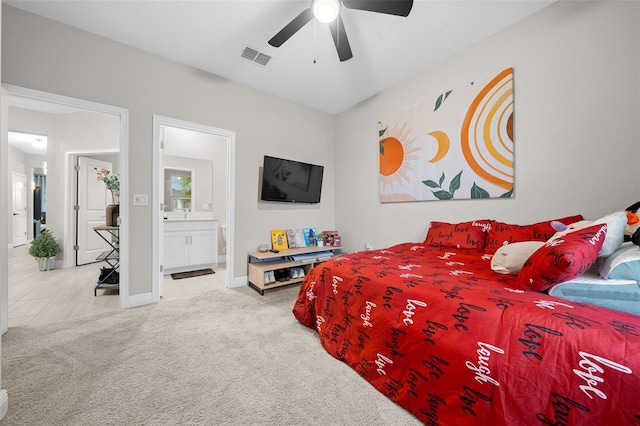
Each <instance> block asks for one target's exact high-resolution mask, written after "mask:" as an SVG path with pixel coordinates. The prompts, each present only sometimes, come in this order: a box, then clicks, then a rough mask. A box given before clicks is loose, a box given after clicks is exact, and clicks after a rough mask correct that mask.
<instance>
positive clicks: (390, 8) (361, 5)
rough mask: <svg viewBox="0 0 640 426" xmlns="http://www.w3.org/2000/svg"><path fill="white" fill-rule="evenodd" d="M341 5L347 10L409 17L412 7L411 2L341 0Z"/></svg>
mask: <svg viewBox="0 0 640 426" xmlns="http://www.w3.org/2000/svg"><path fill="white" fill-rule="evenodd" d="M342 4H343V5H344V7H346V8H347V9H357V10H366V11H369V12H378V13H386V14H388V15H397V16H409V12H411V8H412V7H413V0H342Z"/></svg>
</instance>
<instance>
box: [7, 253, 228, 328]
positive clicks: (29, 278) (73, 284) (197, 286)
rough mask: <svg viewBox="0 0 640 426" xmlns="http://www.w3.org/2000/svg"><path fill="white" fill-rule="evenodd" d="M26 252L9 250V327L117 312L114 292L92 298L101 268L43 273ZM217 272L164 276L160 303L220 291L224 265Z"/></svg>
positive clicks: (35, 324) (118, 307) (66, 269)
mask: <svg viewBox="0 0 640 426" xmlns="http://www.w3.org/2000/svg"><path fill="white" fill-rule="evenodd" d="M28 252H29V244H25V245H23V246H19V247H14V248H11V249H9V327H21V326H37V325H42V324H49V323H53V322H57V321H63V320H67V319H71V318H79V317H84V316H88V315H96V314H102V313H106V312H113V311H118V310H120V302H119V296H118V291H117V290H116V289H106V290H102V289H98V296H95V297H94V295H93V289H94V287H95V285H96V280H97V277H98V276H99V275H100V268H101V267H102V266H104V263H102V262H97V263H92V264H89V265H83V266H78V267H75V268H65V269H54V270H52V271H44V272H43V271H39V270H38V264H37V262H36V260H35V259H34V258H33V257H31V256H30V255H29V253H28ZM215 272H216V273H215V274H213V275H205V276H202V277H195V278H187V279H182V280H173V279H172V278H171V276H169V275H167V276H165V277H164V297H162V299H161V302H162V300H168V299H175V298H184V297H191V296H194V295H197V294H198V293H202V292H206V291H208V290H211V289H214V288H220V287H224V286H225V282H226V270H225V264H224V263H222V264H219V265H218V268H216V269H215Z"/></svg>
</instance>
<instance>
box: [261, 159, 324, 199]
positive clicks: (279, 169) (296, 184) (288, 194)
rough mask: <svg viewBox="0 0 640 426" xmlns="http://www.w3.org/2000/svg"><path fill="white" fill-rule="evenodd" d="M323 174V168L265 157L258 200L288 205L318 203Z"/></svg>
mask: <svg viewBox="0 0 640 426" xmlns="http://www.w3.org/2000/svg"><path fill="white" fill-rule="evenodd" d="M323 173H324V167H323V166H317V165H315V164H308V163H302V162H300V161H294V160H285V159H284V158H276V157H270V156H268V155H265V156H264V163H263V167H262V194H261V197H260V199H261V200H263V201H282V202H290V203H319V202H320V193H321V191H322V175H323Z"/></svg>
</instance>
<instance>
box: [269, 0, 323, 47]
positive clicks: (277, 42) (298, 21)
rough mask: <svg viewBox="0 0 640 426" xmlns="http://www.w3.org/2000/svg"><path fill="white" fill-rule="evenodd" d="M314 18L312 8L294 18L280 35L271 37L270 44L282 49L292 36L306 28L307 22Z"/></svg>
mask: <svg viewBox="0 0 640 426" xmlns="http://www.w3.org/2000/svg"><path fill="white" fill-rule="evenodd" d="M312 18H313V11H312V10H311V8H307V9H305V10H303V11H302V12H301V13H300V14H299V15H298V16H296V17H295V18H293V19H292V20H291V22H289V23H288V24H287V25H285V26H284V28H283V29H281V30H280V31H279V32H278V34H276V35H274V36H273V37H271V40H269V44H270V45H271V46H273V47H280V46H282V44H283V43H284V42H285V41H287V40H289V39H290V38H291V36H292V35H294V34H295V33H297V32H298V30H299V29H300V28H302V27H304V26H305V25H306V24H307V22H309V21H310V20H311V19H312Z"/></svg>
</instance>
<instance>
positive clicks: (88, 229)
mask: <svg viewBox="0 0 640 426" xmlns="http://www.w3.org/2000/svg"><path fill="white" fill-rule="evenodd" d="M103 167H104V168H105V169H108V170H113V168H112V167H113V166H112V164H111V163H109V162H107V161H100V160H96V159H93V158H88V157H78V161H77V167H76V170H77V180H76V182H77V186H78V188H77V197H78V198H77V204H76V205H77V206H78V207H77V225H76V227H77V231H76V245H77V246H78V249H77V250H76V265H85V264H87V263H92V262H95V261H96V258H97V257H98V255H99V254H100V253H102V252H103V251H105V250H107V244H106V243H105V242H104V240H103V239H102V238H100V236H99V235H98V234H97V233H96V232H95V231H94V230H93V228H94V227H95V226H99V225H104V224H105V219H106V214H105V209H106V207H107V204H108V200H109V199H110V198H108V197H110V194H109V192H108V190H107V186H106V185H105V184H104V183H103V182H100V181H99V180H97V177H98V175H97V174H96V171H95V170H94V168H97V169H101V168H103Z"/></svg>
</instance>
